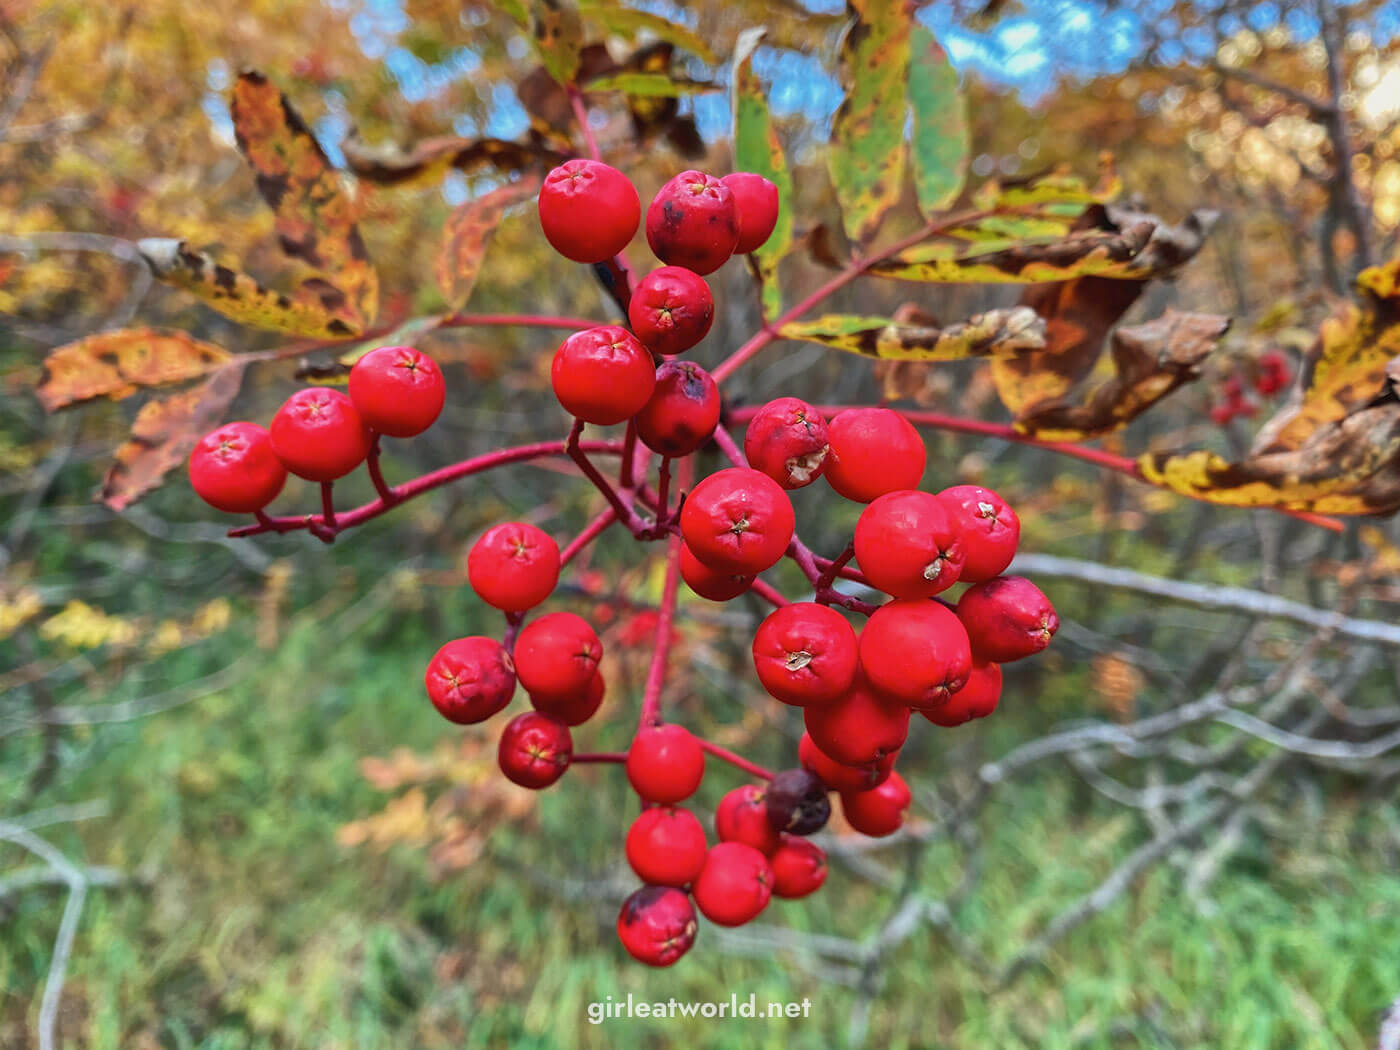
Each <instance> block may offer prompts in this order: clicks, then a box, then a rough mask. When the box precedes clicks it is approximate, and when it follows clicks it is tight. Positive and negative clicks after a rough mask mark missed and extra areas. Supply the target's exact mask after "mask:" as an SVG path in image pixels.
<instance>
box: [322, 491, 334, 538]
mask: <svg viewBox="0 0 1400 1050" xmlns="http://www.w3.org/2000/svg"><path fill="white" fill-rule="evenodd" d="M334 489H335V482H333V481H323V482H321V523H322V524H323V525H325V526H326V528H328V529H331V530H334V529H335V493H334Z"/></svg>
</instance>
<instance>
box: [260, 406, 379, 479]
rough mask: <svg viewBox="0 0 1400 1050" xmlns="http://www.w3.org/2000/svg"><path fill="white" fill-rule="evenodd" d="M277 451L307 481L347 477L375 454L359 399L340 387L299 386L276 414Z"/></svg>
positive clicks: (274, 435) (274, 439) (274, 440)
mask: <svg viewBox="0 0 1400 1050" xmlns="http://www.w3.org/2000/svg"><path fill="white" fill-rule="evenodd" d="M269 433H270V434H271V437H272V450H273V451H274V452H276V453H277V458H278V459H280V460H281V461H282V463H283V464H284V465H285V466H286V468H287V469H288V470H290V471H291V472H292V473H293V474H295V475H296V476H297V477H299V478H305V479H306V480H307V481H334V480H335V479H336V478H343V477H344V476H345V475H346V474H349V473H350V472H351V471H352V470H354V469H355V468H356V467H358V466H359V465H360V464H361V463H363V462H364V461H365V456H367V455H369V446H370V432H369V427H367V426H365V423H364V420H362V419H361V418H360V413H359V411H358V410H357V409H356V408H355V404H354V402H352V401H351V400H350V399H349V398H348V397H346V396H345V395H344V394H342V393H341V392H340V391H339V390H330V389H327V388H326V387H319V386H312V387H307V388H306V389H305V390H298V391H297V392H296V393H295V394H293V395H292V396H291V397H289V398H287V400H286V403H285V404H283V405H282V407H281V408H279V409H278V410H277V414H276V415H275V416H273V417H272V426H271V427H270V428H269Z"/></svg>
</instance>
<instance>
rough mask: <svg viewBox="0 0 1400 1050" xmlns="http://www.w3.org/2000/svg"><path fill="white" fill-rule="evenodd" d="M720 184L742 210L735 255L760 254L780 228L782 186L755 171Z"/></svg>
mask: <svg viewBox="0 0 1400 1050" xmlns="http://www.w3.org/2000/svg"><path fill="white" fill-rule="evenodd" d="M719 181H720V182H722V183H724V184H725V185H726V186H728V187H729V192H731V193H732V194H734V205H735V207H737V208H738V209H739V243H738V244H736V245H735V246H734V254H735V255H748V254H749V252H753V251H757V250H758V249H759V248H762V247H763V244H764V242H765V241H767V240H768V238H769V237H771V236H772V235H773V228H774V227H775V226H777V225H778V187H777V186H774V185H773V184H772V183H771V182H769V181H768V180H767V179H765V178H764V177H763V176H762V175H757V174H755V173H753V172H751V171H736V172H734V173H733V174H732V175H726V176H724V178H722V179H720V180H719Z"/></svg>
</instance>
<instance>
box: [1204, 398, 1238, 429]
mask: <svg viewBox="0 0 1400 1050" xmlns="http://www.w3.org/2000/svg"><path fill="white" fill-rule="evenodd" d="M1234 418H1235V406H1234V405H1233V404H1232V403H1230V402H1229V401H1217V402H1216V403H1215V404H1213V405H1211V406H1210V421H1211V422H1212V423H1214V424H1215V425H1216V426H1219V427H1223V426H1224V425H1225V424H1226V423H1228V422H1230V420H1232V419H1234Z"/></svg>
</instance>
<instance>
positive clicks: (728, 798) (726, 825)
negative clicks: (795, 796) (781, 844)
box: [715, 784, 778, 855]
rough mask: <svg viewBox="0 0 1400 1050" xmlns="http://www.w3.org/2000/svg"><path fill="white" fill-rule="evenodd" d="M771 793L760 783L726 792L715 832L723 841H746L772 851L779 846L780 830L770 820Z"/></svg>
mask: <svg viewBox="0 0 1400 1050" xmlns="http://www.w3.org/2000/svg"><path fill="white" fill-rule="evenodd" d="M767 798H768V796H767V793H766V792H765V791H764V790H763V788H761V787H759V786H758V785H756V784H745V785H743V786H742V787H736V788H734V790H732V791H729V792H726V793H725V796H724V798H722V799H720V800H719V808H718V809H716V810H715V834H717V835H718V836H719V837H720V841H721V842H742V843H744V845H746V846H752V847H753V848H754V849H756V850H758V851H759V852H760V853H762V854H765V855H769V854H771V853H772V852H773V851H774V850H776V849H777V848H778V832H777V830H775V829H774V828H773V826H772V824H770V823H769V821H768V806H767Z"/></svg>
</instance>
